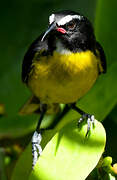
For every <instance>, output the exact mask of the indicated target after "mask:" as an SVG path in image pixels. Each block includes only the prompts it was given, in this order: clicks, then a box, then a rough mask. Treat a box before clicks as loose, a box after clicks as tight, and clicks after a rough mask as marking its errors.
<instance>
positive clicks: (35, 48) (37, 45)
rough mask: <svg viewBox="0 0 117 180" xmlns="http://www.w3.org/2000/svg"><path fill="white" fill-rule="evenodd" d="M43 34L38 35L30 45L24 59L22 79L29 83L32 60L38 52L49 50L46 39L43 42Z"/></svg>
mask: <svg viewBox="0 0 117 180" xmlns="http://www.w3.org/2000/svg"><path fill="white" fill-rule="evenodd" d="M42 36H43V34H42V35H41V36H40V37H38V38H37V39H36V40H35V41H34V42H33V43H32V44H31V46H30V47H29V49H28V51H27V52H26V54H25V56H24V60H23V63H22V81H23V82H24V83H27V81H28V76H29V73H30V71H31V68H32V61H33V58H34V56H35V53H36V52H39V51H40V50H42V49H43V50H45V51H47V49H48V45H47V42H46V41H43V42H41V39H42Z"/></svg>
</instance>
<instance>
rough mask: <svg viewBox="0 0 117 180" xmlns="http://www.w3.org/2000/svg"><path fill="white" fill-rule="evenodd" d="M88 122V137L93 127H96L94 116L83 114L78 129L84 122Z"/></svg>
mask: <svg viewBox="0 0 117 180" xmlns="http://www.w3.org/2000/svg"><path fill="white" fill-rule="evenodd" d="M85 120H86V121H87V132H86V137H87V136H88V134H89V132H90V130H91V129H92V126H93V127H94V126H95V117H94V115H90V114H86V113H85V114H83V115H82V116H81V117H80V119H79V121H78V127H79V126H80V124H81V123H82V122H84V121H85Z"/></svg>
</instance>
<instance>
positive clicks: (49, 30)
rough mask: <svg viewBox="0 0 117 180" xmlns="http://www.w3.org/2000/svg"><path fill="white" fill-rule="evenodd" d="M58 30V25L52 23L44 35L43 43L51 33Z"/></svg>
mask: <svg viewBox="0 0 117 180" xmlns="http://www.w3.org/2000/svg"><path fill="white" fill-rule="evenodd" d="M55 28H56V24H55V23H52V24H51V25H50V26H49V28H48V29H47V31H46V32H45V33H44V35H43V37H42V39H41V41H43V40H44V39H45V37H46V36H47V35H48V34H49V32H51V31H52V30H54V29H55Z"/></svg>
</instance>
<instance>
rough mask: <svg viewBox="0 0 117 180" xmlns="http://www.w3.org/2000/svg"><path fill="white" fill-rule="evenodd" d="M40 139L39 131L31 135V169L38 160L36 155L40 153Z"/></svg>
mask: <svg viewBox="0 0 117 180" xmlns="http://www.w3.org/2000/svg"><path fill="white" fill-rule="evenodd" d="M41 140H42V136H41V133H40V132H39V133H38V132H37V131H35V132H34V134H33V136H32V158H33V159H32V169H33V168H34V166H35V164H36V162H37V160H38V157H39V156H40V155H41V153H42V147H41V145H40V143H41Z"/></svg>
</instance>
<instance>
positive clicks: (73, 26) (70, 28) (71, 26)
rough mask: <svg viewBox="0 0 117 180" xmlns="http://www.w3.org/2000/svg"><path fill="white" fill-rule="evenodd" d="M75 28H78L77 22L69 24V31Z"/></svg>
mask: <svg viewBox="0 0 117 180" xmlns="http://www.w3.org/2000/svg"><path fill="white" fill-rule="evenodd" d="M75 26H76V23H75V22H73V21H72V22H69V23H68V24H67V28H68V29H69V30H73V29H74V28H75Z"/></svg>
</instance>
